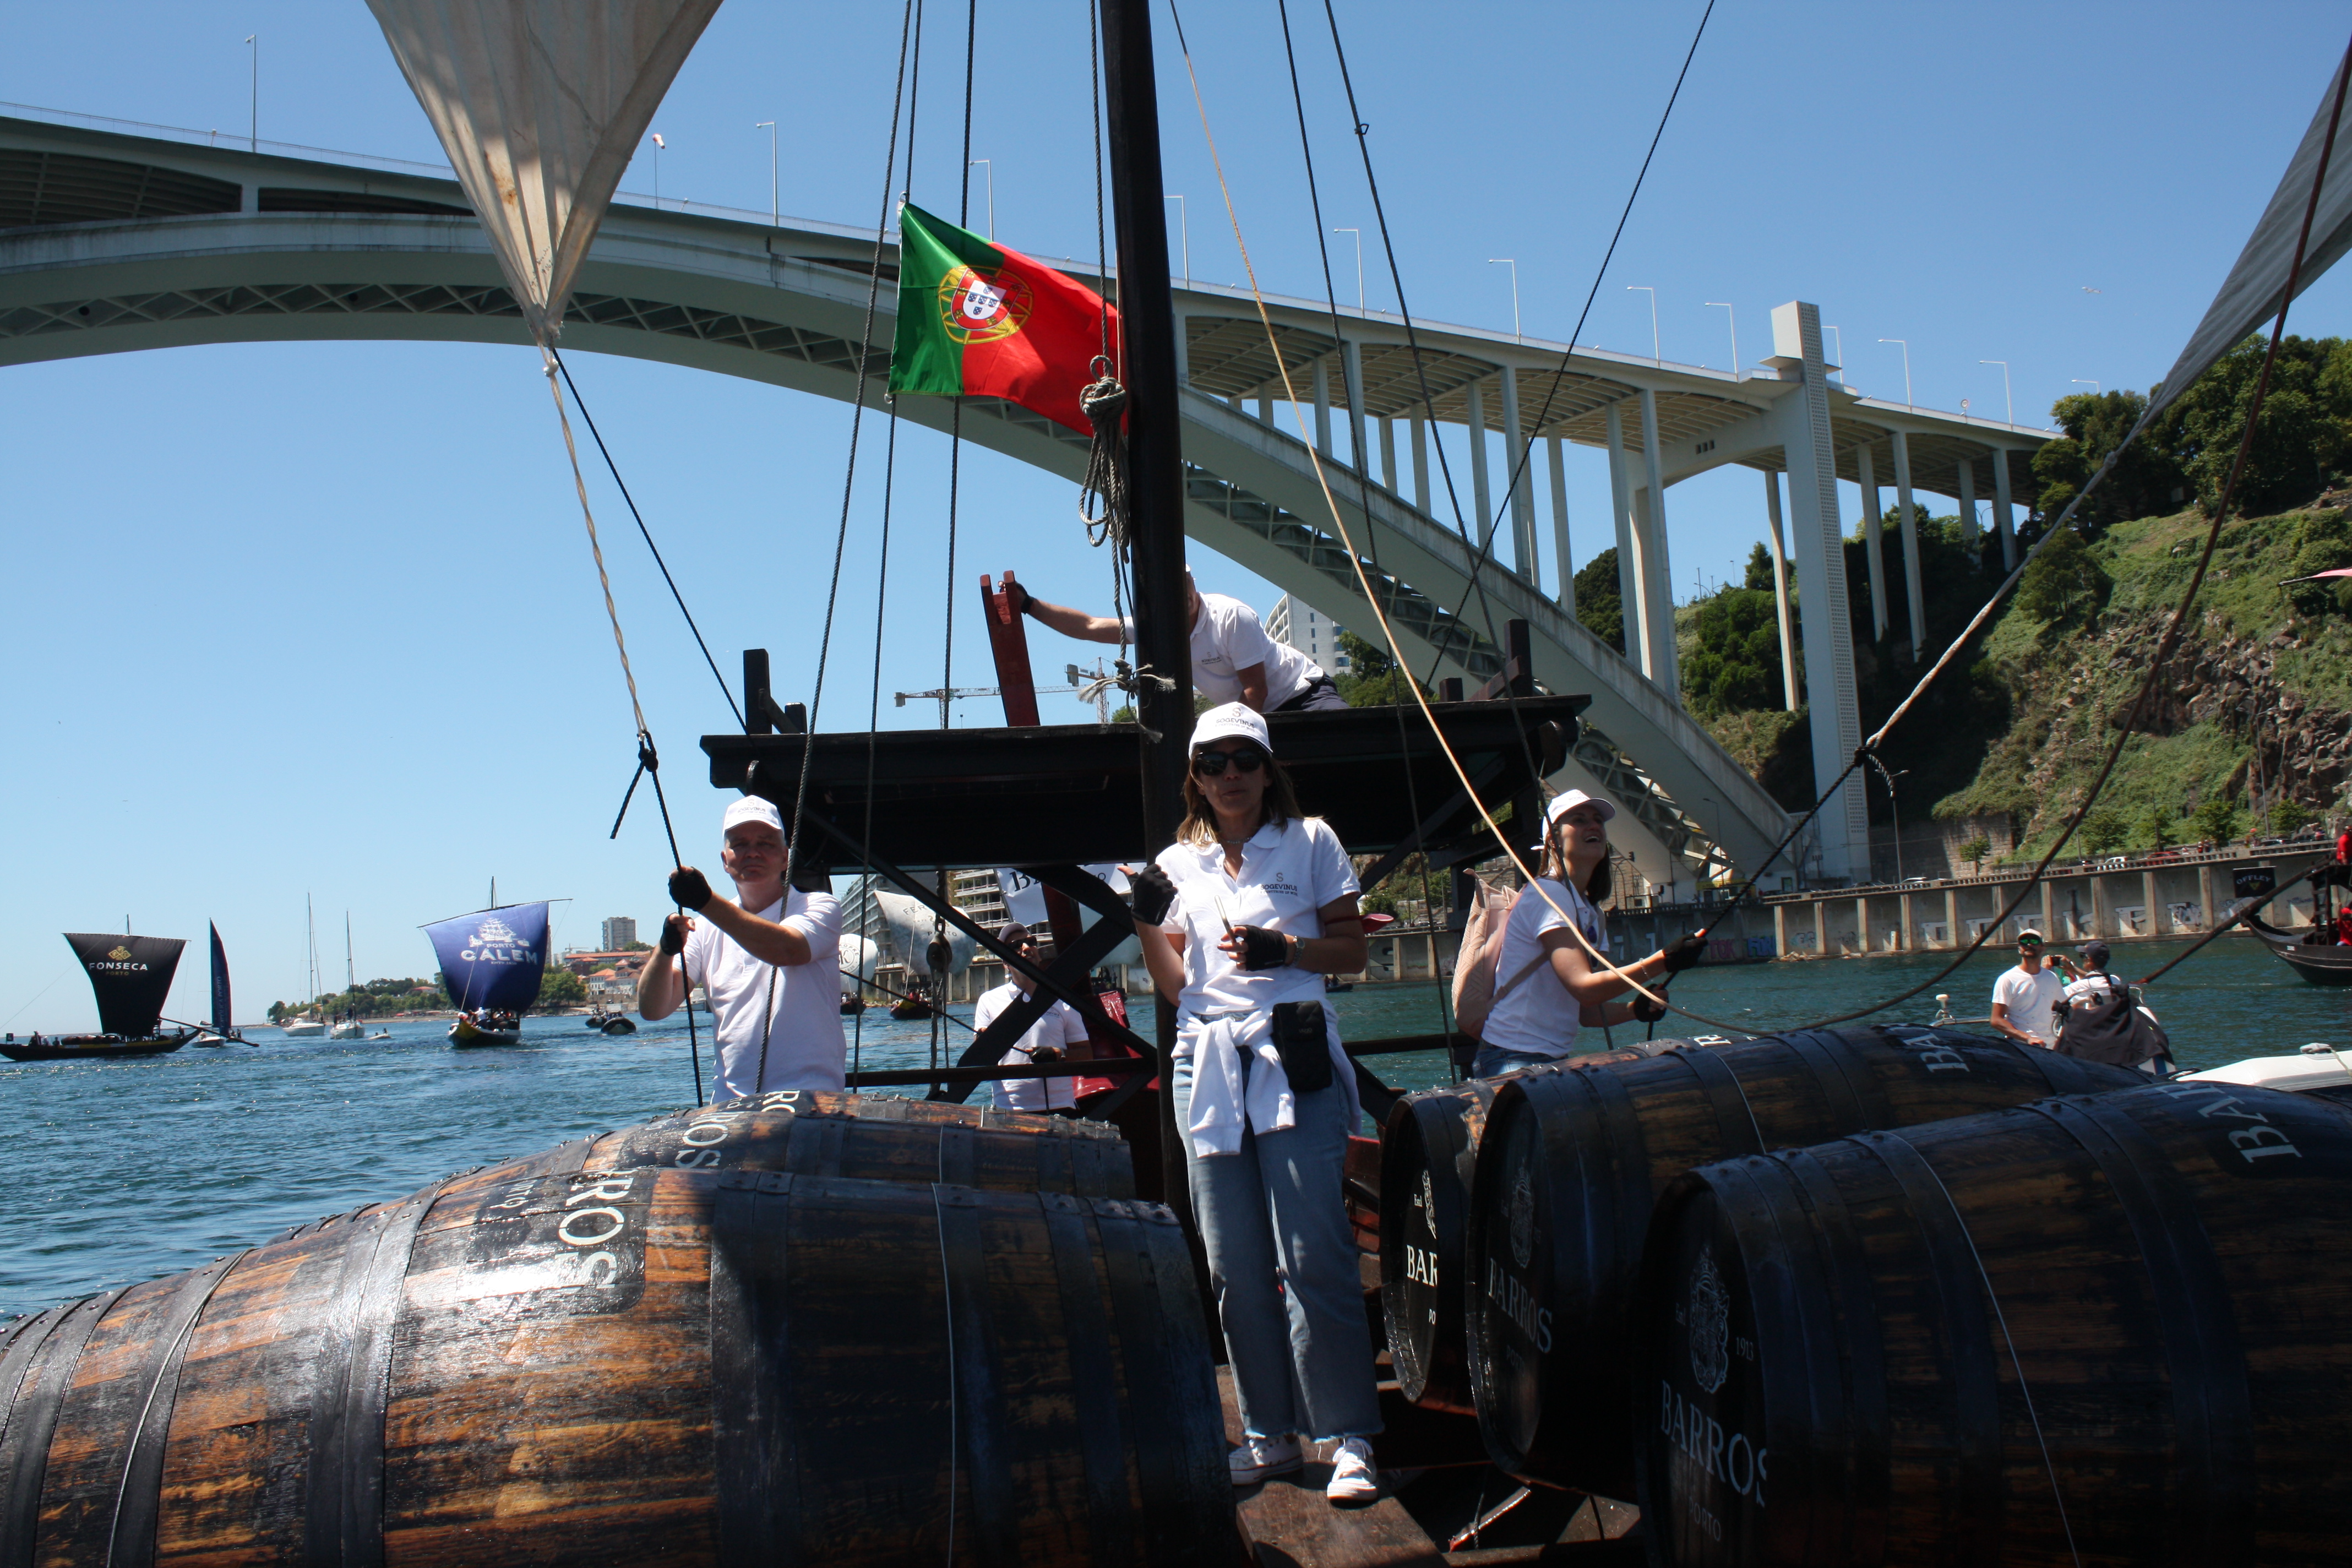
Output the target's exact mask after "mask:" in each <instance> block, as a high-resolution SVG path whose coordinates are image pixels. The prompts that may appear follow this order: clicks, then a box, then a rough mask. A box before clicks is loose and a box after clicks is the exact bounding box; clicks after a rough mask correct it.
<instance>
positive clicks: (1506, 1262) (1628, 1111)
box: [1465, 1026, 2147, 1498]
mask: <svg viewBox="0 0 2352 1568" xmlns="http://www.w3.org/2000/svg"><path fill="white" fill-rule="evenodd" d="M2146 1083H2147V1077H2146V1075H2144V1074H2141V1073H2137V1072H2134V1071H2133V1070H2131V1069H2130V1068H2108V1067H2101V1066H2098V1065H2097V1064H2095V1063H2091V1062H2081V1061H2076V1060H2075V1059H2074V1058H2072V1057H2062V1056H2058V1055H2056V1054H2054V1053H2053V1052H2050V1051H2045V1050H2040V1049H2037V1048H2035V1047H2030V1046H2020V1045H2017V1044H2014V1043H2012V1042H2011V1041H2008V1040H2002V1039H1994V1038H1990V1037H1985V1036H1980V1035H1969V1034H1963V1033H1959V1032H1958V1031H1954V1030H1938V1029H1926V1028H1916V1027H1907V1026H1889V1027H1881V1028H1866V1029H1849V1030H1835V1031H1832V1030H1815V1031H1804V1032H1799V1033H1793V1034H1786V1035H1771V1036H1767V1037H1763V1038H1761V1039H1756V1040H1749V1041H1747V1042H1744V1043H1742V1044H1739V1045H1734V1046H1721V1047H1714V1048H1710V1049H1705V1050H1679V1051H1673V1052H1669V1053H1667V1054H1665V1055H1664V1056H1660V1057H1657V1058H1652V1059H1650V1060H1647V1061H1638V1062H1618V1063H1612V1064H1609V1065H1607V1066H1602V1067H1591V1068H1580V1067H1569V1068H1559V1069H1556V1070H1554V1071H1551V1072H1546V1073H1538V1074H1532V1075H1522V1076H1521V1077H1518V1078H1515V1079H1506V1080H1504V1084H1503V1087H1502V1089H1500V1090H1499V1091H1498V1092H1497V1093H1496V1097H1495V1104H1494V1107H1493V1109H1492V1110H1490V1111H1489V1112H1488V1113H1487V1117H1486V1135H1485V1137H1484V1138H1483V1139H1482V1140H1481V1142H1480V1144H1479V1150H1478V1159H1477V1163H1476V1171H1475V1176H1474V1179H1473V1187H1472V1193H1471V1202H1470V1212H1469V1216H1468V1221H1467V1235H1466V1237H1465V1247H1467V1253H1466V1256H1467V1257H1468V1258H1470V1259H1472V1261H1473V1263H1474V1264H1475V1269H1476V1278H1475V1279H1472V1280H1470V1281H1468V1282H1467V1283H1468V1289H1469V1291H1470V1300H1469V1302H1468V1312H1469V1322H1468V1325H1467V1327H1468V1331H1469V1352H1470V1376H1471V1389H1472V1395H1473V1399H1474V1402H1475V1405H1476V1406H1477V1411H1478V1428H1479V1432H1480V1434H1481V1436H1484V1438H1485V1439H1486V1448H1487V1452H1488V1453H1489V1454H1490V1455H1491V1456H1492V1457H1493V1458H1494V1460H1495V1463H1496V1465H1498V1466H1500V1467H1501V1468H1503V1469H1504V1470H1506V1471H1507V1472H1509V1473H1510V1474H1512V1475H1515V1476H1517V1477H1519V1478H1520V1479H1523V1480H1528V1481H1540V1482H1544V1483H1547V1484H1550V1485H1555V1486H1568V1487H1574V1488H1577V1489H1580V1490H1584V1491H1591V1492H1598V1493H1600V1494H1601V1495H1602V1496H1604V1497H1618V1498H1622V1497H1631V1496H1633V1447H1632V1445H1631V1441H1630V1437H1629V1433H1630V1426H1629V1424H1628V1423H1629V1417H1628V1415H1627V1413H1628V1412H1629V1411H1630V1410H1631V1409H1632V1406H1633V1389H1634V1384H1633V1377H1632V1372H1631V1366H1630V1363H1629V1360H1628V1357H1629V1355H1630V1353H1631V1346H1630V1343H1629V1340H1628V1335H1629V1333H1630V1331H1631V1327H1632V1325H1631V1322H1630V1321H1629V1319H1628V1318H1627V1315H1626V1314H1627V1308H1628V1305H1629V1301H1630V1299H1631V1294H1632V1290H1633V1282H1634V1273H1635V1268H1636V1266H1637V1265H1638V1263H1639V1261H1640V1258H1641V1249H1642V1240H1643V1236H1644V1235H1645V1234H1646V1233H1647V1231H1648V1228H1649V1224H1650V1213H1651V1210H1652V1207H1653V1206H1654V1205H1655V1204H1656V1202H1657V1198H1658V1194H1660V1193H1662V1192H1664V1190H1665V1187H1666V1184H1667V1183H1669V1182H1671V1181H1672V1180H1674V1178H1675V1177H1676V1176H1678V1175H1680V1174H1682V1173H1684V1172H1685V1171H1687V1170H1689V1169H1690V1168H1692V1167H1693V1166H1695V1165H1703V1164H1706V1163H1708V1162H1710V1161H1714V1160H1720V1159H1724V1158H1726V1157H1727V1156H1730V1155H1736V1154H1748V1153H1761V1152H1764V1151H1766V1150H1769V1149H1789V1148H1800V1147H1802V1146H1804V1145H1805V1144H1809V1143H1819V1142H1824V1141H1826V1140H1828V1139H1831V1138H1837V1137H1843V1136H1844V1135H1845V1134H1848V1133H1852V1132H1860V1131H1867V1130H1869V1129H1873V1128H1885V1127H1906V1126H1914V1125H1916V1124H1918V1123H1921V1122H1927V1121H1938V1120H1941V1119H1942V1118H1945V1117H1949V1116H1966V1115H1971V1114H1974V1113H1975V1112H1978V1111H1981V1110H2000V1109H2005V1108H2006V1107H2009V1106H2012V1105H2020V1104H2022V1103H2024V1102H2025V1101H2027V1100H2041V1099H2043V1098H2045V1097H2046V1096H2049V1095H2053V1094H2065V1093H2083V1092H2090V1093H2097V1092H2102V1091H2105V1090H2108V1089H2125V1088H2131V1087H2135V1086H2138V1085H2144V1084H2146Z"/></svg>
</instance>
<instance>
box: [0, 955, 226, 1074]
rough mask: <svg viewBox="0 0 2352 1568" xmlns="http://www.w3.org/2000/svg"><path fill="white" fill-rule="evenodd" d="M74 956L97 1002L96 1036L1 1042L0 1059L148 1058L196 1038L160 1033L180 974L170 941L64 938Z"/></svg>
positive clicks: (185, 1033) (186, 1033)
mask: <svg viewBox="0 0 2352 1568" xmlns="http://www.w3.org/2000/svg"><path fill="white" fill-rule="evenodd" d="M65 939H66V942H67V943H68V945H69V946H71V947H72V949H73V950H74V956H75V957H76V958H78V959H79V960H80V961H81V966H82V971H83V973H87V974H88V975H89V988H90V991H91V993H92V994H94V995H95V996H96V997H97V998H98V1027H99V1032H98V1033H97V1034H95V1035H53V1036H50V1037H47V1038H46V1039H44V1038H43V1037H40V1036H38V1035H36V1036H34V1037H33V1038H31V1039H30V1040H9V1041H7V1042H5V1043H0V1056H5V1057H7V1058H10V1059H11V1060H14V1061H20V1062H46V1061H81V1060H84V1059H88V1058H99V1057H153V1056H161V1055H163V1053H164V1052H165V1051H176V1050H178V1049H179V1048H180V1047H182V1046H184V1045H186V1044H187V1043H188V1042H189V1041H190V1040H191V1039H194V1037H195V1034H196V1031H195V1030H194V1029H174V1030H173V1031H172V1032H171V1033H169V1034H163V1033H159V1032H158V1030H159V1026H161V1025H162V1023H163V999H164V998H165V997H166V996H169V995H170V994H172V976H173V974H175V973H178V972H179V968H180V950H181V949H182V948H184V947H185V946H187V945H188V944H187V943H186V942H182V941H181V940H180V939H179V938H178V937H172V936H117V935H115V934H114V933H113V932H112V931H106V932H102V933H101V932H97V931H68V932H66V933H65Z"/></svg>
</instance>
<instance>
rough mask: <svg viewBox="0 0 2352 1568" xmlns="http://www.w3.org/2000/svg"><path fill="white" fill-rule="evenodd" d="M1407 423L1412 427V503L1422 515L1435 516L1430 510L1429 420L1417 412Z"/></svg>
mask: <svg viewBox="0 0 2352 1568" xmlns="http://www.w3.org/2000/svg"><path fill="white" fill-rule="evenodd" d="M1407 423H1408V424H1409V425H1410V426H1412V504H1413V505H1414V506H1416V507H1418V508H1420V509H1421V515H1422V516H1423V517H1434V516H1436V515H1437V514H1436V513H1435V512H1433V511H1432V510H1429V421H1428V420H1427V419H1424V418H1423V417H1422V416H1420V415H1418V414H1416V415H1414V416H1412V419H1410V420H1409V421H1407Z"/></svg>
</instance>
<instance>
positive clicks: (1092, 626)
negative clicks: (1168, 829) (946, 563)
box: [1005, 572, 1348, 713]
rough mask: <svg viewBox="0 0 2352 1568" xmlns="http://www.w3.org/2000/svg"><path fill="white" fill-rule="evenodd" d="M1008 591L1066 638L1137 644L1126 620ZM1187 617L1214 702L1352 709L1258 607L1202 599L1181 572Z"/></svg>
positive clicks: (1199, 679)
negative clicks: (1270, 628) (1273, 633)
mask: <svg viewBox="0 0 2352 1568" xmlns="http://www.w3.org/2000/svg"><path fill="white" fill-rule="evenodd" d="M1005 586H1006V587H1008V588H1010V589H1013V591H1014V592H1015V593H1016V594H1017V595H1019V598H1020V605H1021V613H1022V614H1024V615H1025V616H1031V617H1033V618H1034V619H1035V620H1037V621H1038V622H1040V623H1041V624H1043V625H1045V626H1050V627H1052V628H1053V629H1054V630H1055V631H1057V632H1059V633H1061V634H1062V635H1063V636H1064V637H1077V638H1079V639H1080V640H1082V641H1085V642H1107V643H1116V642H1120V641H1127V642H1133V641H1134V640H1135V623H1134V621H1133V620H1131V619H1130V620H1128V621H1126V622H1124V623H1122V622H1121V621H1120V620H1118V617H1116V616H1090V615H1088V614H1087V612H1086V611H1084V610H1073V609H1071V608H1070V607H1068V606H1067V605H1049V604H1047V603H1046V602H1045V600H1043V599H1041V598H1038V597H1037V596H1036V595H1034V594H1032V593H1030V592H1029V590H1027V589H1026V588H1024V587H1022V586H1021V584H1018V583H1014V582H1012V581H1010V580H1008V581H1007V582H1006V584H1005ZM1184 615H1185V625H1186V626H1190V627H1191V628H1192V689H1193V690H1195V691H1197V692H1198V693H1200V695H1202V697H1205V698H1207V699H1208V700H1209V701H1210V702H1212V703H1226V702H1239V703H1242V704H1243V705H1244V706H1245V707H1248V708H1250V709H1252V710H1255V711H1257V712H1260V713H1298V712H1303V711H1306V710H1310V709H1323V708H1345V707H1346V706H1347V705H1348V700H1347V699H1346V698H1344V697H1342V696H1340V695H1339V687H1338V685H1337V684H1335V683H1334V682H1333V680H1332V679H1331V678H1330V677H1329V676H1328V675H1326V674H1324V673H1323V671H1322V669H1321V668H1319V667H1318V666H1317V664H1316V662H1315V661H1314V660H1313V659H1311V658H1307V656H1306V655H1305V654H1303V653H1301V652H1299V651H1298V650H1297V648H1295V647H1291V646H1290V645H1289V644H1287V643H1278V642H1276V641H1275V640H1274V638H1272V637H1268V636H1267V635H1266V630H1265V626H1264V624H1263V623H1261V622H1260V621H1259V620H1258V618H1257V612H1256V611H1255V610H1253V609H1251V608H1250V607H1249V606H1248V605H1244V604H1243V603H1242V602H1241V601H1240V600H1239V599H1235V598H1232V597H1229V596H1228V595H1223V594H1203V593H1202V592H1201V589H1200V585H1199V584H1196V583H1194V582H1193V581H1192V573H1190V572H1187V573H1185V574H1184ZM1122 628H1123V630H1122Z"/></svg>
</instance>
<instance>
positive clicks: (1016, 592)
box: [1004, 577, 1031, 616]
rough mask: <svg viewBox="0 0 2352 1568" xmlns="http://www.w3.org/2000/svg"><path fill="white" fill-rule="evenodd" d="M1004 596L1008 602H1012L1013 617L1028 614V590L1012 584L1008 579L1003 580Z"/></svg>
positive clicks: (1011, 580) (1010, 579)
mask: <svg viewBox="0 0 2352 1568" xmlns="http://www.w3.org/2000/svg"><path fill="white" fill-rule="evenodd" d="M1004 596H1005V598H1007V599H1008V600H1010V601H1012V604H1013V614H1014V615H1016V616H1025V615H1027V614H1028V613H1029V600H1030V597H1031V595H1030V593H1029V590H1028V589H1026V588H1024V587H1023V586H1022V585H1021V584H1018V583H1016V582H1014V581H1013V579H1012V578H1010V577H1007V578H1005V579H1004Z"/></svg>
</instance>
